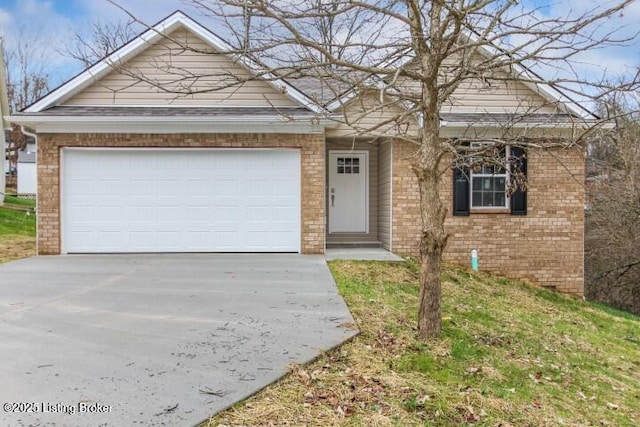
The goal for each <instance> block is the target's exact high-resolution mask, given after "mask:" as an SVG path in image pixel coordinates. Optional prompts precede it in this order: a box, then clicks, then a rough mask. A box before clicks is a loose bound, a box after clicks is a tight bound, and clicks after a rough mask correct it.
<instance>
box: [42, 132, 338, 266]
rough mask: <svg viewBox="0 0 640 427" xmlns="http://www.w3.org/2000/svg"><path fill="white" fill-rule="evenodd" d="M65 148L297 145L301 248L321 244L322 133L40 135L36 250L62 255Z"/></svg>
mask: <svg viewBox="0 0 640 427" xmlns="http://www.w3.org/2000/svg"><path fill="white" fill-rule="evenodd" d="M64 147H146V148H150V147H159V148H161V147H163V148H166V147H184V148H186V149H188V148H189V147H220V148H225V147H233V148H250V147H262V148H264V147H272V148H275V147H278V148H299V149H300V150H301V162H302V200H301V208H302V223H301V226H302V237H301V240H302V242H301V247H302V252H303V253H306V254H320V253H323V252H324V247H325V242H324V238H325V232H324V231H325V224H324V222H325V212H324V206H325V203H324V182H325V163H324V135H323V134H295V135H292V134H231V135H228V134H166V135H131V134H41V135H39V136H38V237H37V240H38V253H39V254H41V255H45V254H59V253H60V151H61V149H62V148H64Z"/></svg>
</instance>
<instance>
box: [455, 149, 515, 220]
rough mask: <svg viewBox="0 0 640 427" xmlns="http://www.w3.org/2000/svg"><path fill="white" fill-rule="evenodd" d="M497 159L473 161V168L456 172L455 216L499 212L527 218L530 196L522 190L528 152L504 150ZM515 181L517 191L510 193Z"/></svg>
mask: <svg viewBox="0 0 640 427" xmlns="http://www.w3.org/2000/svg"><path fill="white" fill-rule="evenodd" d="M482 144H483V143H473V145H476V146H481V145H482ZM495 156H496V159H491V161H489V160H485V161H483V159H479V160H478V161H477V162H473V161H472V162H471V167H470V168H469V167H456V168H454V170H453V215H455V216H466V215H469V214H470V213H471V211H472V210H474V211H478V212H481V211H489V212H491V211H492V210H495V209H496V208H498V209H500V208H503V209H509V210H510V211H511V214H512V215H526V213H527V193H526V191H525V189H524V188H523V186H522V182H523V181H524V179H526V173H527V162H526V160H527V159H526V153H525V151H524V150H523V149H522V148H520V147H509V146H504V147H501V148H499V149H496V150H495ZM512 179H513V181H512ZM515 181H517V182H518V185H516V186H515V187H516V189H515V191H509V189H510V188H513V187H514V183H515Z"/></svg>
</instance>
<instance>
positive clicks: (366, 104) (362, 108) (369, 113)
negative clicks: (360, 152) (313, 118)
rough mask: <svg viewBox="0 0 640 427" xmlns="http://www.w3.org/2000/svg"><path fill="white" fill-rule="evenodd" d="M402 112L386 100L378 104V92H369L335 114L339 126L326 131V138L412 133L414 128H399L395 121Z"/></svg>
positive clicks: (398, 107)
mask: <svg viewBox="0 0 640 427" xmlns="http://www.w3.org/2000/svg"><path fill="white" fill-rule="evenodd" d="M403 113H404V110H403V109H402V108H401V107H400V106H399V105H397V104H394V103H393V102H392V101H389V100H388V99H386V100H385V101H384V103H381V102H380V97H379V92H374V91H371V92H369V93H367V94H365V95H363V96H361V97H359V98H356V99H354V100H352V101H350V102H348V103H347V104H346V105H344V106H343V108H342V109H341V110H340V111H338V112H337V114H338V115H340V117H339V118H338V120H339V122H340V123H339V125H338V126H337V127H335V128H332V129H327V137H334V136H342V137H344V136H356V135H386V136H394V135H397V134H398V133H399V130H400V129H402V131H405V129H406V130H407V131H408V132H414V131H415V127H414V126H408V125H407V124H404V125H402V126H401V127H400V126H398V125H397V123H396V122H397V121H398V120H399V119H401V115H402V114H403ZM383 123H384V124H383Z"/></svg>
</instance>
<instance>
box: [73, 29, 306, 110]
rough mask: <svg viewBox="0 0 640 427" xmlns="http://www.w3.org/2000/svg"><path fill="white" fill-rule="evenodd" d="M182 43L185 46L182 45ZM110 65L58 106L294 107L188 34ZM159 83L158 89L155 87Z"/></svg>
mask: <svg viewBox="0 0 640 427" xmlns="http://www.w3.org/2000/svg"><path fill="white" fill-rule="evenodd" d="M182 46H187V47H188V49H185V48H183V47H182ZM120 68H121V70H119V69H116V68H115V64H114V70H113V71H112V72H110V73H109V74H107V75H106V76H105V77H103V78H102V79H100V80H99V81H96V82H95V83H93V84H92V85H90V86H89V87H87V88H86V89H84V90H83V91H82V92H80V93H78V94H77V95H75V96H74V97H72V98H71V99H69V100H67V101H66V102H65V103H64V104H63V105H167V104H169V105H192V106H194V105H198V106H229V107H263V106H271V105H274V106H278V107H288V106H291V107H293V106H298V104H296V103H295V102H294V101H293V100H291V99H289V98H288V97H287V96H286V95H285V94H284V93H283V92H281V91H279V90H278V89H276V88H275V87H273V86H272V85H271V84H269V83H267V82H265V81H259V80H247V79H249V78H250V74H249V72H248V71H247V69H246V68H245V67H244V66H243V65H240V64H237V63H234V62H233V60H232V59H230V58H229V57H228V56H225V55H223V54H218V53H215V52H214V51H213V49H212V48H211V47H210V46H209V45H208V44H207V43H206V42H205V41H203V40H202V39H200V38H199V37H197V36H196V35H194V34H193V33H191V32H189V31H187V30H185V29H178V30H176V31H174V32H173V33H171V34H170V35H169V36H168V38H165V39H162V40H161V41H159V42H158V43H156V44H155V45H152V46H150V47H149V48H147V49H146V50H145V51H144V52H142V53H141V54H139V55H138V56H136V57H135V58H133V59H131V60H130V61H129V62H127V63H125V64H123V65H121V66H120ZM160 86H161V87H162V88H163V89H160Z"/></svg>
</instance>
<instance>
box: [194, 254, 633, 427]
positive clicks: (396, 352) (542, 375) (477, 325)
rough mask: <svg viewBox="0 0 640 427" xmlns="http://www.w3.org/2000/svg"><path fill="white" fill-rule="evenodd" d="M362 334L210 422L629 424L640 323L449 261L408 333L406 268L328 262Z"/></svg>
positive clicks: (413, 283) (410, 307)
mask: <svg viewBox="0 0 640 427" xmlns="http://www.w3.org/2000/svg"><path fill="white" fill-rule="evenodd" d="M330 266H331V270H332V271H333V274H334V277H335V278H336V281H337V283H338V286H339V288H340V291H341V293H342V295H343V296H344V298H345V300H346V301H347V303H348V305H349V307H350V309H351V312H352V314H353V316H354V318H355V319H356V322H357V324H358V327H359V329H360V330H361V334H360V335H359V336H358V337H356V338H355V339H354V340H353V341H351V342H349V343H347V344H346V345H344V346H342V347H341V348H339V349H337V350H335V351H333V352H330V353H328V354H325V355H323V356H322V357H320V358H319V359H318V360H317V361H316V362H314V363H312V364H310V365H307V366H293V367H292V370H291V373H290V374H289V375H288V376H287V377H285V378H284V379H283V380H282V381H280V382H278V383H276V384H274V385H272V386H270V387H268V388H266V389H264V390H263V391H262V392H260V393H258V394H257V395H255V396H254V397H252V398H250V399H248V400H247V401H245V402H242V403H240V404H238V405H236V406H235V407H233V408H231V409H229V410H227V411H225V412H222V413H220V414H218V416H216V417H215V418H212V419H211V420H210V421H209V422H208V423H205V424H204V425H207V426H218V425H227V426H237V425H247V426H281V425H290V426H298V425H309V426H311V425H334V426H337V425H340V426H363V425H368V426H387V425H393V426H418V425H427V426H443V427H444V426H465V425H468V426H470V425H483V426H484V425H486V426H503V427H507V426H518V427H520V426H616V427H617V426H637V425H638V424H639V422H640V318H637V317H634V316H632V315H629V314H625V313H621V312H617V311H615V310H612V309H608V308H605V307H600V306H596V305H593V304H589V303H586V302H583V301H581V300H577V299H572V298H568V297H564V296H562V295H559V294H556V293H554V292H552V291H548V290H544V289H537V288H533V287H529V286H527V285H526V284H522V283H519V282H516V281H511V280H506V279H503V278H498V277H493V276H490V275H486V274H481V273H480V274H477V273H471V272H469V271H466V270H464V269H460V268H453V267H449V268H447V269H446V271H445V272H444V275H443V279H444V284H443V303H444V325H443V336H442V338H441V339H439V340H433V341H431V342H427V343H421V342H419V341H417V340H416V339H415V337H416V330H415V323H416V321H415V317H416V312H417V308H416V304H417V296H418V283H417V278H418V277H417V268H416V266H415V265H414V264H412V263H397V264H392V263H380V262H346V261H336V262H333V263H331V265H330Z"/></svg>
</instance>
